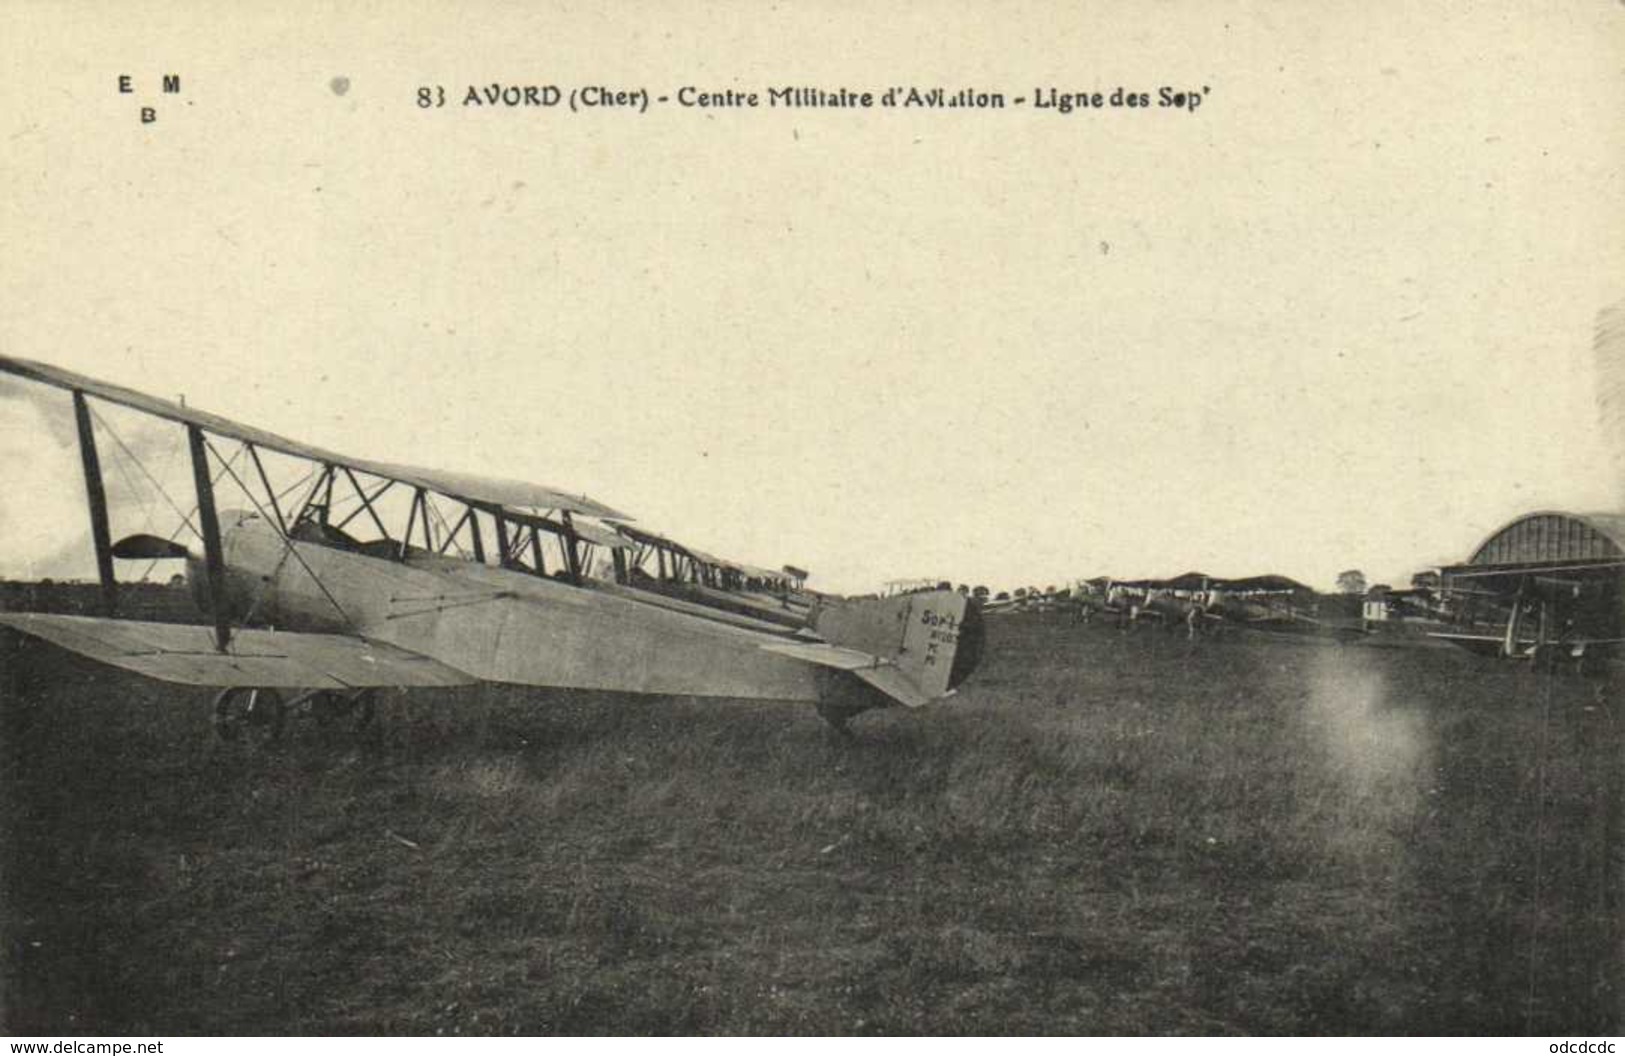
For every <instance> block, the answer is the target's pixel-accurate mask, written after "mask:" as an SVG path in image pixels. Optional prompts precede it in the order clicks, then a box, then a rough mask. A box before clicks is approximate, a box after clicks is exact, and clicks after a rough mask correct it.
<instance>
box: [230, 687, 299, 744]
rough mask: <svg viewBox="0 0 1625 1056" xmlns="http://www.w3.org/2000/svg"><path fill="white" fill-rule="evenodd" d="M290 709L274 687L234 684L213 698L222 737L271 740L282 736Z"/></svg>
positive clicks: (258, 741)
mask: <svg viewBox="0 0 1625 1056" xmlns="http://www.w3.org/2000/svg"><path fill="white" fill-rule="evenodd" d="M286 719H287V709H286V708H285V707H284V706H283V703H282V694H281V693H278V692H277V691H276V690H274V689H262V688H259V687H252V688H251V687H248V686H232V687H231V688H230V689H223V690H221V691H220V693H219V694H218V695H217V696H216V697H215V698H214V731H215V733H217V734H219V735H220V739H221V740H223V741H236V740H248V741H253V742H255V743H258V744H271V743H273V742H275V741H276V740H277V739H278V738H280V737H281V736H282V725H283V723H284V722H285V721H286Z"/></svg>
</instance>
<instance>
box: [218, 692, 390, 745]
mask: <svg viewBox="0 0 1625 1056" xmlns="http://www.w3.org/2000/svg"><path fill="white" fill-rule="evenodd" d="M377 696H378V691H377V690H376V689H350V690H342V689H313V690H309V691H308V692H305V693H301V694H299V695H298V696H296V697H294V698H293V699H292V700H289V701H284V700H283V699H282V694H281V693H280V692H278V691H277V690H275V689H270V688H265V687H259V686H255V687H248V686H232V687H231V688H229V689H223V690H221V691H220V693H219V694H218V695H216V697H215V698H214V729H215V732H216V733H218V734H219V735H220V739H221V740H224V741H238V740H242V741H247V742H250V743H253V744H261V745H264V744H271V743H274V742H275V741H277V740H279V739H280V738H281V736H282V731H283V729H284V727H285V726H286V725H287V720H288V715H289V713H292V714H293V715H295V716H296V717H308V718H313V719H315V720H316V724H317V725H318V726H321V727H323V728H324V729H327V730H334V731H342V732H346V733H360V732H362V731H363V730H365V729H367V727H369V726H371V725H372V721H373V718H374V717H375V715H376V713H377V709H376V706H375V702H376V700H377Z"/></svg>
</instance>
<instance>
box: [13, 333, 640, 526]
mask: <svg viewBox="0 0 1625 1056" xmlns="http://www.w3.org/2000/svg"><path fill="white" fill-rule="evenodd" d="M0 373H6V374H13V375H16V376H17V377H19V378H27V379H29V380H30V381H38V382H43V383H44V384H46V385H52V386H55V387H57V388H59V389H68V390H70V391H79V392H83V393H86V394H88V395H91V396H95V397H97V398H98V399H103V400H106V401H108V402H109V403H116V404H119V405H120V406H123V407H129V408H131V409H133V410H137V411H141V412H143V413H145V414H150V415H153V416H154V417H157V418H164V419H167V420H169V421H172V422H180V423H181V424H183V425H195V426H197V427H198V428H199V429H202V430H205V431H206V432H210V433H213V434H215V435H216V436H224V437H229V438H231V439H233V440H241V441H244V442H246V443H250V444H254V445H255V446H257V447H263V448H266V449H267V450H271V451H279V452H281V453H282V454H285V455H292V456H294V457H296V458H306V459H311V460H313V461H316V462H323V463H328V464H331V465H338V466H347V467H349V468H350V469H354V470H359V471H361V472H363V473H368V474H371V475H372V476H375V477H382V478H384V479H386V480H395V481H399V482H400V483H402V484H408V485H411V486H412V487H418V488H424V489H426V490H428V491H433V492H437V493H438V494H441V495H447V496H450V497H452V498H456V499H461V500H464V501H469V502H476V503H484V504H488V505H495V506H503V507H510V506H511V507H520V508H540V509H552V510H568V511H570V512H571V513H584V514H587V515H589V516H592V517H602V518H609V519H613V520H623V521H626V520H631V519H632V518H631V517H630V516H628V515H627V514H624V513H619V512H617V511H616V510H614V509H612V508H610V507H608V506H605V505H604V504H603V503H601V502H597V501H595V500H593V499H590V498H588V497H586V496H585V495H571V494H569V493H568V492H564V491H560V490H558V489H556V488H549V487H545V486H543V485H540V484H527V483H525V482H523V481H517V480H503V479H498V478H494V477H481V476H475V475H473V474H470V473H447V472H445V471H442V470H436V469H422V468H419V467H417V466H406V465H399V464H397V463H392V462H376V461H372V460H370V459H362V458H351V457H349V456H348V455H340V454H337V453H335V452H332V451H328V450H325V449H323V448H320V447H316V446H315V445H313V444H303V443H300V442H298V441H297V440H289V439H288V438H287V437H283V436H278V435H277V434H275V433H272V432H268V431H266V430H264V429H256V428H255V427H253V426H251V425H243V424H241V423H240V422H234V421H232V420H231V419H229V418H222V417H221V416H220V415H218V414H210V413H209V412H208V411H200V410H197V409H196V408H193V407H183V406H181V405H180V404H178V403H174V402H171V401H170V400H163V399H159V398H158V397H156V396H149V395H147V394H146V393H144V392H137V391H135V390H134V389H127V388H125V387H124V386H122V385H114V384H111V383H109V382H105V381H98V380H97V379H95V378H90V377H86V376H85V375H83V374H76V373H74V372H73V371H71V370H63V369H62V368H61V367H54V366H51V365H50V364H48V363H36V362H34V361H33V360H28V359H16V358H14V357H11V356H0Z"/></svg>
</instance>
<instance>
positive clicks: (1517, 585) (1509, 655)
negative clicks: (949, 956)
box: [1428, 561, 1625, 672]
mask: <svg viewBox="0 0 1625 1056" xmlns="http://www.w3.org/2000/svg"><path fill="white" fill-rule="evenodd" d="M1598 572H1601V573H1603V576H1604V577H1605V578H1603V579H1600V580H1599V578H1598V577H1597V573H1598ZM1622 572H1625V563H1622V562H1618V561H1615V562H1610V563H1596V564H1592V565H1576V564H1574V563H1567V564H1563V565H1553V566H1551V567H1546V568H1540V567H1526V568H1519V569H1515V570H1509V569H1495V568H1491V569H1479V568H1472V567H1470V566H1461V567H1457V568H1453V569H1451V570H1450V575H1449V578H1448V579H1447V580H1446V582H1445V584H1444V585H1442V586H1440V587H1435V588H1432V589H1431V591H1430V592H1431V593H1433V594H1434V595H1435V596H1437V597H1442V598H1444V599H1447V600H1454V599H1455V598H1456V597H1457V596H1462V595H1466V596H1470V597H1476V598H1481V599H1488V602H1489V604H1490V606H1491V607H1492V608H1494V609H1496V610H1497V611H1498V612H1499V614H1500V617H1501V621H1502V622H1501V626H1500V629H1499V631H1498V632H1496V633H1483V632H1477V631H1473V630H1459V631H1431V632H1429V633H1428V637H1430V638H1437V639H1439V640H1441V641H1445V642H1449V643H1450V644H1451V645H1455V646H1458V647H1460V648H1462V649H1466V650H1468V651H1469V652H1473V653H1477V654H1479V655H1481V656H1489V657H1495V658H1498V659H1502V660H1519V661H1526V662H1528V663H1529V665H1530V666H1531V667H1533V668H1535V669H1537V670H1546V671H1556V670H1558V669H1559V668H1560V666H1561V665H1562V664H1563V663H1565V662H1567V663H1569V664H1570V665H1572V668H1573V670H1574V671H1576V672H1580V671H1582V670H1584V668H1585V665H1586V664H1587V663H1588V662H1591V661H1597V660H1608V659H1612V658H1614V657H1617V656H1619V655H1620V654H1621V653H1622V652H1625V637H1622V636H1621V635H1620V631H1621V627H1620V623H1621V619H1620V611H1619V609H1620V603H1619V590H1618V585H1617V581H1616V582H1615V583H1613V584H1609V583H1608V582H1607V578H1606V577H1608V576H1609V575H1610V574H1611V575H1612V576H1614V577H1617V576H1618V575H1619V574H1621V573H1622Z"/></svg>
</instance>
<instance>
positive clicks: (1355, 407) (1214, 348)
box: [0, 0, 1625, 591]
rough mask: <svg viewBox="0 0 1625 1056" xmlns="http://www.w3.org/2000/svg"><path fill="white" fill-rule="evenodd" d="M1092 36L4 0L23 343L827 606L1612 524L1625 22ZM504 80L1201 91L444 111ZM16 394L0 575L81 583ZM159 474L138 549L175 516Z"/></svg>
mask: <svg viewBox="0 0 1625 1056" xmlns="http://www.w3.org/2000/svg"><path fill="white" fill-rule="evenodd" d="M606 6H614V5H606ZM1082 6H1083V5H1077V4H1069V3H1059V2H1056V3H1023V4H1017V3H1009V4H995V3H985V4H970V3H935V4H916V5H910V6H909V7H908V9H907V11H906V12H905V13H901V14H899V13H891V14H886V15H876V14H874V13H872V12H871V11H870V10H869V7H870V5H866V4H858V3H822V4H815V3H781V4H777V5H775V6H773V7H772V8H770V9H768V8H763V7H762V6H761V5H745V4H728V3H719V4H709V5H707V4H692V3H641V4H630V3H629V4H622V5H618V7H615V8H614V11H613V12H608V13H606V12H605V11H597V10H593V9H592V5H574V4H572V5H545V4H524V5H519V4H497V3H489V4H475V3H469V4H463V5H458V7H457V11H456V13H455V14H453V13H448V12H438V11H435V12H431V8H430V7H429V5H421V9H420V8H419V7H418V5H407V4H378V5H345V7H344V8H343V9H342V10H341V9H339V8H338V7H337V6H332V5H327V4H297V3H295V4H275V5H272V4H254V5H232V10H231V11H230V13H229V14H226V13H224V11H223V10H216V8H217V7H223V5H209V4H204V3H201V2H199V3H191V4H147V5H142V4H112V3H94V4H77V5H76V4H64V3H57V2H51V3H43V2H41V3H28V2H14V3H12V4H10V5H8V6H7V7H6V8H5V9H4V11H3V13H0V36H3V37H4V39H6V40H7V41H8V47H7V49H6V51H7V57H6V60H5V65H4V67H3V69H0V101H3V105H4V114H5V127H4V134H5V149H4V151H0V177H3V181H4V186H5V188H6V192H5V195H4V198H3V200H0V246H3V248H4V251H3V252H0V303H4V305H5V310H4V312H0V352H4V353H5V354H9V355H15V356H22V357H27V358H32V359H39V360H44V361H47V362H50V363H54V364H57V365H60V366H64V367H68V368H70V369H74V370H79V371H82V372H84V373H88V374H92V375H95V376H98V377H103V378H106V379H108V380H112V381H116V382H119V383H122V384H126V385H129V386H132V387H135V388H140V389H143V390H146V391H150V392H153V393H155V394H158V395H165V396H171V397H173V396H174V395H176V394H178V393H184V394H185V395H186V397H187V399H188V401H189V402H190V403H191V404H193V405H195V406H199V407H203V408H206V409H209V410H212V411H215V412H217V413H221V414H225V415H228V416H232V417H236V418H239V419H241V420H244V421H246V422H248V423H251V424H254V425H258V426H261V427H264V428H267V429H271V430H273V431H276V432H280V433H283V434H285V435H290V436H295V437H298V438H301V439H305V440H308V441H310V442H312V443H316V444H320V445H322V446H326V447H329V448H334V449H337V450H340V451H343V452H346V453H353V454H355V455H358V456H370V457H376V458H381V459H387V460H394V461H402V462H411V463H418V464H424V465H433V466H441V467H444V468H448V469H457V470H468V471H475V472H484V473H488V474H490V475H495V476H507V477H517V478H523V479H530V480H534V481H537V482H540V483H545V484H550V485H555V486H559V487H563V488H567V489H570V490H573V491H584V492H586V493H588V494H591V495H592V496H594V497H595V498H598V499H601V500H603V501H605V502H608V503H610V504H611V505H614V506H616V507H618V508H620V509H623V510H626V511H627V512H629V513H631V514H633V515H634V516H635V517H637V519H638V522H639V523H640V524H641V525H643V526H645V527H647V528H650V529H651V530H655V531H659V532H663V533H666V534H669V535H671V536H673V537H675V538H677V539H680V540H684V541H687V542H690V543H692V544H693V545H695V546H698V547H700V548H702V549H705V550H708V551H710V552H713V553H719V554H725V555H728V556H730V557H734V558H736V559H739V560H744V561H749V562H754V563H757V564H766V565H774V566H777V565H779V564H782V563H784V562H792V563H794V564H797V565H800V566H802V567H805V568H809V569H811V570H812V571H813V573H814V577H813V580H812V583H813V585H815V586H818V587H821V588H823V589H827V590H847V591H862V590H871V589H874V588H875V587H877V586H878V585H879V584H880V583H881V582H882V581H884V580H887V579H891V578H897V577H912V576H933V577H938V576H940V577H944V578H950V579H952V580H954V581H956V582H969V583H985V584H987V585H989V586H992V587H993V588H994V589H1002V588H1010V587H1015V586H1018V585H1023V584H1048V583H1063V582H1068V581H1070V580H1072V579H1074V578H1077V577H1081V576H1090V575H1096V574H1116V575H1120V576H1148V575H1173V574H1176V573H1179V572H1183V571H1185V570H1187V569H1191V568H1198V569H1202V570H1205V571H1208V572H1210V573H1214V574H1218V575H1247V574H1254V573H1263V572H1280V573H1284V574H1286V575H1290V576H1294V577H1296V578H1299V579H1302V580H1305V581H1306V582H1309V583H1312V584H1315V585H1317V586H1322V587H1326V588H1329V587H1330V586H1331V585H1332V582H1333V580H1334V578H1335V576H1336V574H1337V573H1338V572H1339V571H1341V570H1343V569H1345V568H1361V569H1364V570H1365V571H1366V573H1367V575H1368V577H1369V578H1371V580H1372V581H1374V582H1375V581H1378V580H1389V581H1397V582H1403V581H1405V580H1406V579H1407V578H1408V576H1409V575H1410V573H1411V572H1412V571H1414V570H1416V569H1419V568H1423V567H1427V566H1430V565H1436V564H1438V563H1440V562H1445V561H1451V560H1458V559H1462V558H1464V557H1466V556H1467V553H1468V552H1469V551H1470V549H1471V548H1472V546H1473V545H1474V544H1475V543H1476V542H1477V541H1478V540H1479V539H1480V538H1481V537H1482V536H1483V535H1485V534H1486V533H1488V532H1489V531H1491V530H1492V529H1494V528H1495V527H1496V526H1498V525H1499V524H1501V523H1502V522H1504V521H1506V520H1508V519H1510V518H1511V517H1513V516H1515V515H1517V514H1519V513H1522V512H1525V511H1528V510H1532V509H1539V508H1548V507H1550V508H1561V509H1574V510H1587V509H1599V508H1614V509H1619V508H1625V494H1622V493H1621V488H1622V486H1625V484H1622V482H1621V481H1619V480H1618V479H1616V478H1615V477H1614V475H1613V474H1612V473H1610V471H1609V470H1608V454H1609V451H1610V441H1609V439H1608V438H1606V437H1604V436H1603V435H1602V433H1601V431H1600V430H1599V428H1598V426H1597V415H1596V412H1595V406H1594V390H1595V380H1594V378H1593V377H1592V369H1591V368H1592V362H1593V361H1592V338H1593V332H1594V327H1595V320H1596V313H1597V311H1598V309H1599V308H1601V307H1603V306H1604V305H1606V304H1610V303H1614V302H1617V301H1620V300H1621V299H1622V297H1625V267H1622V265H1625V208H1622V206H1621V203H1622V202H1625V193H1622V192H1625V186H1622V180H1621V162H1622V160H1625V123H1622V122H1621V121H1620V119H1619V115H1620V114H1621V113H1622V112H1625V111H1622V109H1621V104H1622V103H1625V5H1621V4H1620V3H1604V2H1600V0H1599V2H1584V3H1563V4H1550V5H1527V4H1511V3H1507V4H1487V3H1473V4H1465V3H1462V4H1437V5H1427V7H1428V10H1426V11H1419V10H1413V8H1415V7H1417V6H1419V5H1412V4H1409V3H1401V2H1397V0H1395V2H1389V3H1377V4H1366V5H1348V4H1340V3H1339V4H1333V3H1324V4H1319V3H1307V4H1304V3H1295V4H1280V5H1260V4H1244V3H1217V2H1215V3H1168V4H1159V5H1146V4H1140V3H1127V2H1123V3H1115V4H1104V3H1103V4H1096V5H1092V7H1090V8H1089V9H1088V10H1080V8H1081V7H1082ZM256 12H257V13H256ZM166 73H174V74H179V75H180V77H181V79H182V89H183V90H182V92H181V93H180V94H179V95H178V96H176V95H168V96H166V95H163V94H162V93H161V92H160V89H159V79H160V77H161V76H162V75H163V74H166ZM121 74H129V75H131V77H132V81H133V86H134V88H135V92H134V93H133V94H129V95H122V94H120V93H119V92H118V90H117V89H118V85H117V82H118V77H119V76H120V75H121ZM338 77H344V78H347V79H348V87H347V89H346V90H345V91H344V92H343V94H339V93H338V92H337V91H335V88H334V83H333V82H334V79H335V78H338ZM493 82H500V83H503V84H519V85H525V84H534V85H553V84H556V85H559V86H560V87H561V88H563V89H564V90H565V91H566V92H568V90H569V89H570V88H572V87H580V86H588V85H604V86H608V87H612V88H628V89H631V88H639V87H642V88H645V89H647V90H648V91H649V92H651V93H652V94H654V95H661V94H666V95H670V96H673V97H675V95H676V93H677V90H678V89H680V88H682V87H683V86H685V85H692V86H696V87H698V88H701V89H706V90H721V89H727V88H734V89H741V90H754V91H758V92H763V93H765V91H766V89H767V88H769V87H773V86H780V85H806V86H818V87H824V88H829V89H833V88H836V87H840V86H843V85H844V86H849V87H855V88H860V89H869V90H873V91H876V92H880V91H883V90H884V89H885V88H886V87H888V86H892V85H905V86H906V85H916V86H919V87H921V88H930V87H936V86H942V87H945V88H947V89H948V91H949V93H950V94H951V93H952V92H953V91H955V90H957V89H959V88H961V87H974V88H979V89H983V90H990V91H1001V92H1004V93H1005V94H1006V96H1007V98H1013V97H1015V96H1018V95H1019V96H1024V97H1026V98H1027V99H1028V100H1029V103H1030V101H1031V99H1032V97H1033V95H1034V91H1035V89H1049V88H1056V89H1060V90H1062V91H1088V92H1093V91H1100V92H1103V93H1107V94H1109V93H1110V92H1111V91H1112V90H1113V89H1115V88H1117V87H1119V86H1124V87H1127V88H1129V89H1131V90H1134V91H1145V92H1149V93H1151V94H1152V96H1153V102H1154V101H1155V95H1156V91H1157V89H1158V88H1159V87H1160V86H1163V85H1168V86H1172V87H1174V88H1184V89H1189V88H1200V87H1201V86H1204V85H1205V86H1208V87H1209V88H1210V89H1211V91H1210V92H1209V94H1208V96H1207V97H1206V100H1205V102H1204V104H1203V106H1202V107H1201V108H1200V109H1199V110H1198V111H1196V112H1195V113H1186V112H1183V111H1174V110H1171V109H1164V108H1157V107H1155V106H1153V107H1152V108H1150V109H1148V110H1139V109H1137V108H1136V109H1133V110H1129V109H1113V108H1109V107H1108V108H1106V109H1104V110H1100V111H1098V112H1097V111H1093V110H1081V111H1075V112H1073V113H1070V114H1066V115H1062V114H1059V113H1057V112H1056V111H1055V110H1053V109H1044V110H1039V109H1034V108H1032V107H1031V106H1030V105H1027V106H1012V107H1009V108H1007V109H1005V110H1003V111H976V112H970V111H938V112H933V111H926V110H918V109H914V110H901V109H886V108H881V107H876V108H874V109H871V110H865V111H851V110H811V109H802V110H785V109H782V108H780V109H768V108H766V107H765V106H764V107H762V108H758V109H755V110H718V111H700V110H694V109H683V108H681V107H678V106H677V105H676V104H675V102H673V103H669V104H664V105H660V104H656V105H655V106H654V107H653V108H651V109H650V110H649V112H647V113H636V112H631V111H627V110H606V111H598V112H582V113H572V112H569V111H568V109H567V108H558V109H549V108H529V109H506V108H497V109H491V108H471V107H464V106H462V105H460V103H461V99H462V96H463V95H464V94H465V93H466V91H467V89H468V86H469V85H489V84H491V83H493ZM422 85H443V86H444V87H445V88H446V90H447V95H448V105H447V106H446V107H444V108H439V109H429V110H421V109H419V108H418V107H417V106H416V105H415V92H416V89H417V88H418V87H419V86H422ZM149 105H150V106H152V107H154V108H155V109H156V110H157V112H158V120H157V121H156V122H154V123H152V124H149V125H143V124H142V123H141V122H140V120H139V109H140V107H141V106H149ZM16 392H17V389H16V387H15V386H9V387H7V388H6V389H4V390H0V394H11V395H12V396H13V397H14V398H8V399H0V467H3V470H4V474H5V477H6V480H7V483H8V485H9V486H8V488H7V497H6V499H5V502H4V505H3V507H0V574H6V575H11V576H23V575H40V574H46V575H58V576H60V575H84V576H90V575H93V569H94V565H93V561H92V559H91V554H90V546H89V542H88V532H87V528H86V524H87V520H86V516H85V513H84V509H83V485H82V481H81V478H80V476H79V468H78V463H77V456H76V455H75V453H74V452H73V450H72V448H71V447H67V446H63V445H61V444H59V443H58V442H57V441H58V440H59V439H65V436H64V435H63V433H62V426H63V425H64V423H66V422H67V420H68V419H67V403H66V398H65V397H57V396H53V397H52V399H53V400H55V401H56V403H57V412H56V414H57V417H58V418H59V419H60V420H58V421H55V422H52V421H50V420H49V419H50V417H51V416H50V415H48V414H43V415H42V414H41V413H40V412H39V411H38V410H37V406H36V404H37V401H35V402H30V401H28V400H25V399H18V398H15V394H16ZM142 435H143V442H145V434H142ZM150 442H151V444H152V445H153V448H152V449H153V450H154V451H162V450H167V449H166V448H165V445H166V444H167V445H170V446H171V448H173V449H174V450H179V449H180V447H181V446H182V439H181V438H180V437H179V430H178V429H171V430H170V431H169V432H168V433H163V432H162V431H160V435H157V436H155V437H153V438H151V441H150ZM135 446H137V448H138V450H140V448H139V444H137V445H135ZM1616 446H1617V445H1616ZM139 490H140V489H139V488H136V487H132V488H128V489H127V491H128V494H125V492H124V491H121V492H119V496H118V497H116V498H117V501H116V507H117V509H116V513H115V524H114V531H115V533H116V534H122V533H124V532H128V531H137V530H152V528H154V527H156V528H159V529H161V530H163V531H167V530H168V528H169V527H170V526H171V525H170V524H168V523H164V522H163V519H162V517H161V516H160V517H159V518H158V519H157V520H155V521H153V523H151V524H144V523H143V519H144V518H145V517H146V513H144V512H143V506H142V504H143V502H144V503H145V504H146V508H147V510H153V506H154V500H152V499H151V497H150V496H149V497H147V498H145V499H143V498H141V497H140V496H139V495H138V494H136V493H137V492H138V491H139ZM155 512H156V513H157V514H162V513H164V512H165V511H164V510H163V509H162V507H161V503H160V504H158V508H157V510H156V511H155ZM170 520H171V521H172V520H173V518H170Z"/></svg>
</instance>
